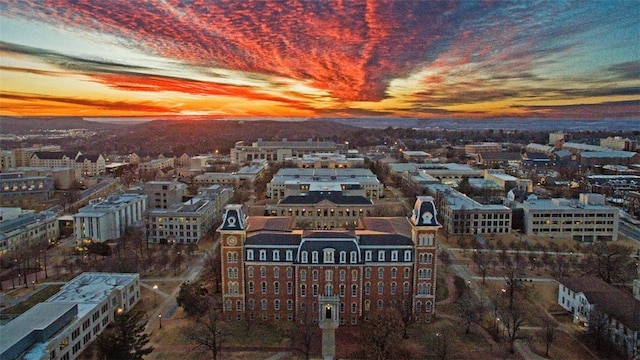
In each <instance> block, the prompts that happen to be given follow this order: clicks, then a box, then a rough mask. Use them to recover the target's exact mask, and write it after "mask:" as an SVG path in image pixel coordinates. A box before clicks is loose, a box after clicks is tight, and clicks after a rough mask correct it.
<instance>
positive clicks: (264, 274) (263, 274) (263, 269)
mask: <svg viewBox="0 0 640 360" xmlns="http://www.w3.org/2000/svg"><path fill="white" fill-rule="evenodd" d="M260 277H263V278H266V277H267V268H266V267H264V266H262V267H260Z"/></svg>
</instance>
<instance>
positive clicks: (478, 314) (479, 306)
mask: <svg viewBox="0 0 640 360" xmlns="http://www.w3.org/2000/svg"><path fill="white" fill-rule="evenodd" d="M457 305H458V311H459V314H460V316H461V317H462V318H463V319H464V321H465V326H466V328H465V332H464V333H465V334H469V333H470V332H471V324H472V323H478V322H479V321H480V319H482V313H483V311H484V306H483V303H482V301H480V299H478V298H476V296H475V295H474V294H473V293H471V291H465V292H464V293H463V294H462V296H460V297H459V298H458V300H457Z"/></svg>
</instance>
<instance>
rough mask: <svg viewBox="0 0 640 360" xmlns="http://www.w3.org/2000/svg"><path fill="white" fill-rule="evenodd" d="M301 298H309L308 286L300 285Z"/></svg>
mask: <svg viewBox="0 0 640 360" xmlns="http://www.w3.org/2000/svg"><path fill="white" fill-rule="evenodd" d="M300 296H307V285H305V284H302V285H300Z"/></svg>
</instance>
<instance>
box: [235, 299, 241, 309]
mask: <svg viewBox="0 0 640 360" xmlns="http://www.w3.org/2000/svg"><path fill="white" fill-rule="evenodd" d="M236 310H237V311H242V301H240V300H238V301H236Z"/></svg>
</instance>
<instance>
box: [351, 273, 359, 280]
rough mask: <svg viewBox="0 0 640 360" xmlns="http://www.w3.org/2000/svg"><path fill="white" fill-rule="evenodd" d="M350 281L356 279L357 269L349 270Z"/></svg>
mask: <svg viewBox="0 0 640 360" xmlns="http://www.w3.org/2000/svg"><path fill="white" fill-rule="evenodd" d="M351 281H358V270H351Z"/></svg>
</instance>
